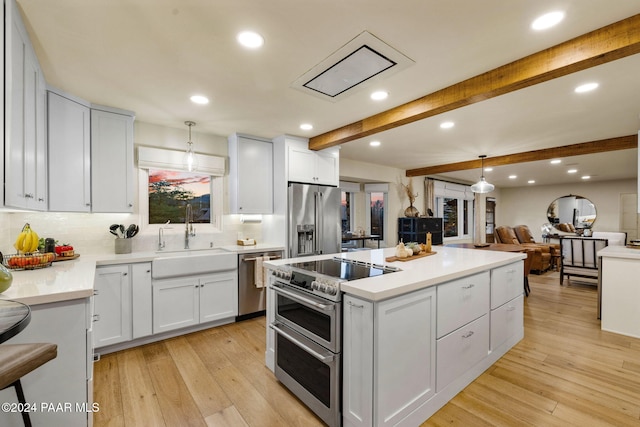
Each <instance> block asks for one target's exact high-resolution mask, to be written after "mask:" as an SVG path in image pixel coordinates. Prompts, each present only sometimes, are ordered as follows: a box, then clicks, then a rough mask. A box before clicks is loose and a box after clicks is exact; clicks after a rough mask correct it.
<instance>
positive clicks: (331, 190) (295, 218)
mask: <svg viewBox="0 0 640 427" xmlns="http://www.w3.org/2000/svg"><path fill="white" fill-rule="evenodd" d="M288 204H289V218H288V227H289V257H292V258H293V257H300V256H308V255H318V254H331V253H337V252H340V243H341V237H340V189H339V188H337V187H328V186H323V185H309V184H296V183H289V200H288Z"/></svg>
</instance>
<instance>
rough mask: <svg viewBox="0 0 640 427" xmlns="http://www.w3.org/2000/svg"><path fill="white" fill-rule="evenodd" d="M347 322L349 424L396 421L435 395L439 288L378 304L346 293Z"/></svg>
mask: <svg viewBox="0 0 640 427" xmlns="http://www.w3.org/2000/svg"><path fill="white" fill-rule="evenodd" d="M343 320H344V336H343V343H344V344H343V361H344V362H343V363H344V364H343V422H344V425H353V426H357V425H362V426H364V425H376V426H387V425H389V426H390V425H396V424H397V423H398V422H399V421H401V420H402V419H403V418H404V417H406V416H407V415H408V414H409V413H411V412H412V411H414V410H415V409H416V408H418V407H419V406H420V405H421V404H423V403H425V402H426V401H427V400H429V399H430V398H431V397H432V396H433V395H434V393H435V385H436V384H435V381H436V347H435V344H436V291H435V289H434V288H429V289H423V290H420V291H416V292H412V293H410V294H406V295H402V296H399V297H396V298H392V299H389V300H386V301H381V302H378V303H375V304H373V303H371V302H369V301H365V300H361V299H359V298H355V297H352V296H350V295H346V296H345V302H344V316H343ZM372 349H373V351H372ZM374 390H375V392H374Z"/></svg>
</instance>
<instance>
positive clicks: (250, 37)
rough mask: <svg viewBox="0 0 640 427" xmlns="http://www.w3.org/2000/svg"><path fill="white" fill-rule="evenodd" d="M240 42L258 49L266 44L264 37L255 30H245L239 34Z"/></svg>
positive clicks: (250, 47)
mask: <svg viewBox="0 0 640 427" xmlns="http://www.w3.org/2000/svg"><path fill="white" fill-rule="evenodd" d="M237 39H238V43H240V44H241V45H242V46H244V47H248V48H249V49H257V48H259V47H260V46H262V45H263V44H264V38H263V37H262V36H261V35H260V34H258V33H255V32H253V31H243V32H241V33H240V34H238V37H237Z"/></svg>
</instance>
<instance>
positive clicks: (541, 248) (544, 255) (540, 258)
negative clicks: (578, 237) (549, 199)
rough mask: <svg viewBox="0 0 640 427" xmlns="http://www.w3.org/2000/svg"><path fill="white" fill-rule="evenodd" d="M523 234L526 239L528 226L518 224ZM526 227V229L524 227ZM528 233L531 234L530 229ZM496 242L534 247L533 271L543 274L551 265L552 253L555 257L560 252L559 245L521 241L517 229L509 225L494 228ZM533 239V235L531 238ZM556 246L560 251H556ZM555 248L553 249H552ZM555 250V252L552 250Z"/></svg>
mask: <svg viewBox="0 0 640 427" xmlns="http://www.w3.org/2000/svg"><path fill="white" fill-rule="evenodd" d="M518 227H519V228H520V232H521V234H522V238H523V240H525V239H526V232H527V231H526V230H528V227H527V226H518ZM525 227H526V230H524V228H525ZM528 234H529V235H531V232H530V230H529V231H528ZM493 235H494V238H495V241H496V243H507V244H512V245H521V246H523V247H524V248H529V249H534V254H533V260H532V261H531V271H534V272H536V273H537V274H541V273H543V272H545V271H547V270H548V269H549V268H550V267H551V260H552V255H553V257H556V256H558V254H559V245H553V244H551V245H550V244H546V243H536V242H534V241H523V242H521V241H520V240H519V239H518V236H517V235H516V232H515V229H514V228H512V227H509V226H503V225H501V226H499V227H496V228H495V229H494V232H493ZM530 240H533V236H531V239H530ZM556 246H557V250H558V252H557V253H556ZM552 248H553V249H552ZM552 250H553V252H552Z"/></svg>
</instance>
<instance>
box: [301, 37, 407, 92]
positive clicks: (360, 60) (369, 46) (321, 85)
mask: <svg viewBox="0 0 640 427" xmlns="http://www.w3.org/2000/svg"><path fill="white" fill-rule="evenodd" d="M413 63H414V62H413V61H412V60H411V59H409V58H408V57H406V56H404V55H403V54H402V53H400V52H398V51H397V50H395V49H394V48H392V47H391V46H389V45H388V44H386V43H384V42H383V41H382V40H380V39H379V38H377V37H375V36H374V35H372V34H371V33H368V32H366V31H364V32H363V33H361V34H360V35H359V36H358V37H356V38H354V39H353V40H351V41H350V42H349V43H347V44H346V45H344V46H343V47H341V48H340V49H338V50H337V51H336V52H334V53H333V54H332V55H330V56H329V57H328V58H326V59H325V60H324V61H322V62H321V63H319V64H318V65H316V66H315V67H313V68H312V69H311V70H309V71H307V72H306V73H305V74H304V75H302V76H300V77H299V78H298V79H297V80H296V81H295V82H293V84H292V85H291V87H293V88H295V89H298V90H301V91H303V92H306V93H308V94H311V95H314V96H317V97H319V98H322V99H326V100H329V101H332V102H336V101H338V100H340V99H343V98H345V97H347V96H350V95H352V94H353V93H355V92H356V90H360V89H363V88H365V87H367V86H370V85H371V84H372V83H373V82H374V81H380V80H381V79H383V78H386V77H389V76H391V75H392V74H395V73H397V72H398V71H401V70H403V69H405V68H407V67H409V66H411V65H413Z"/></svg>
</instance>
